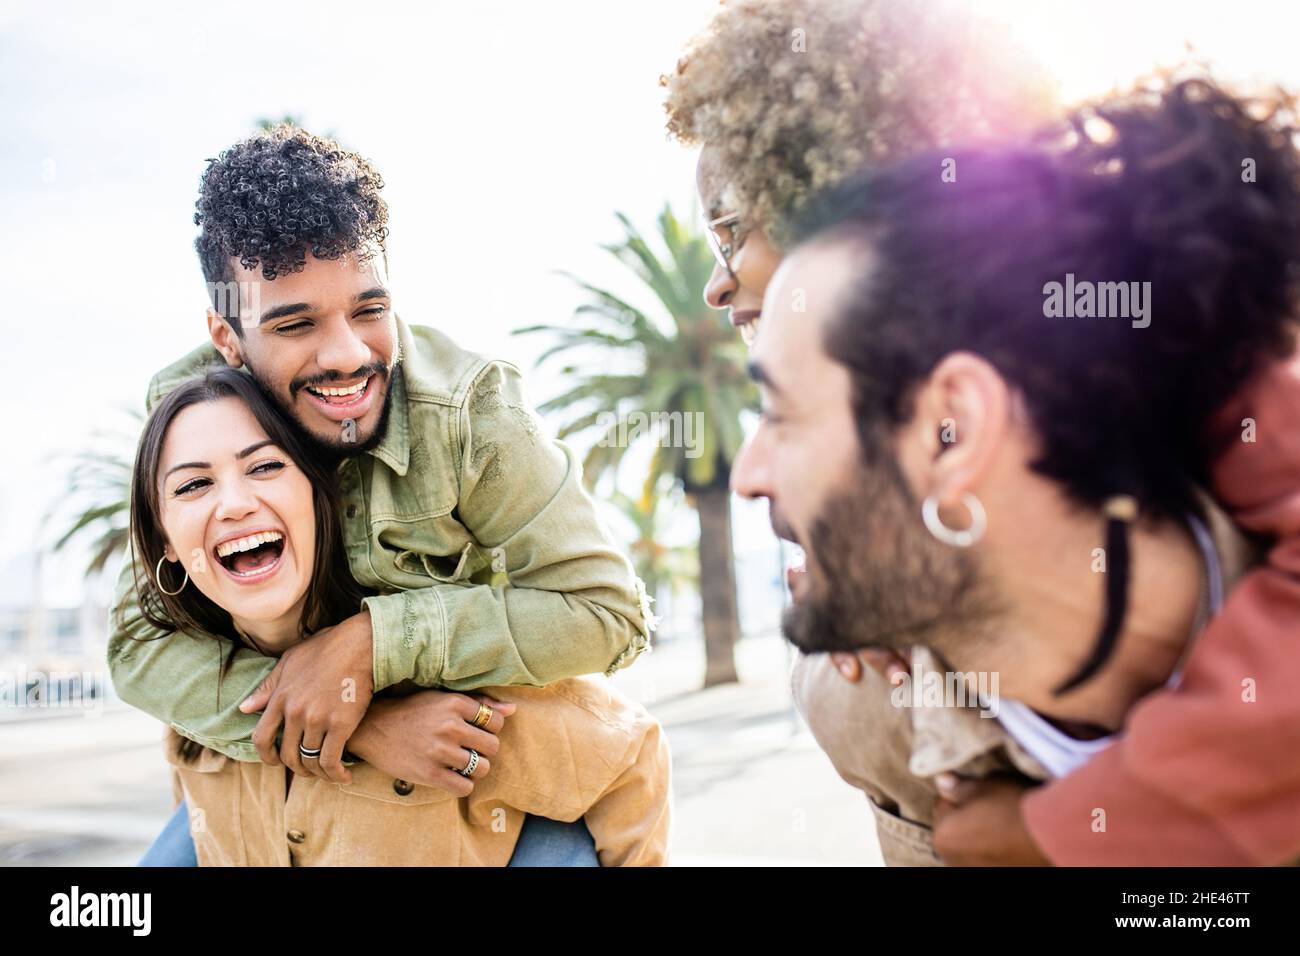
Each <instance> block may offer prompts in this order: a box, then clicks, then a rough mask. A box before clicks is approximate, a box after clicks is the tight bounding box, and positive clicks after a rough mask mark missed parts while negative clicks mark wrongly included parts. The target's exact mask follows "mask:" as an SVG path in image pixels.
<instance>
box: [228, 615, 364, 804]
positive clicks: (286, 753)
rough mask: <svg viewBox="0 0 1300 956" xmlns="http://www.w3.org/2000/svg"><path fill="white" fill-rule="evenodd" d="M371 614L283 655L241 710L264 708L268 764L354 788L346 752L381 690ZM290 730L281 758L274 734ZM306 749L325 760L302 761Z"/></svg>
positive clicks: (261, 739)
mask: <svg viewBox="0 0 1300 956" xmlns="http://www.w3.org/2000/svg"><path fill="white" fill-rule="evenodd" d="M373 655H374V650H373V639H372V636H371V631H370V612H369V611H362V612H361V613H360V614H354V615H353V616H352V617H350V618H348V619H347V620H346V621H343V622H342V623H341V624H339V625H337V626H335V627H327V628H325V630H323V631H318V632H317V633H316V634H315V635H314V636H313V637H311V638H310V639H308V640H305V641H303V642H302V643H300V644H295V645H294V646H293V647H291V648H289V650H287V651H285V652H284V655H283V656H282V657H281V658H280V662H279V663H278V664H276V665H275V669H274V670H273V671H271V673H270V674H268V675H267V677H266V680H264V681H263V682H262V685H261V686H260V687H258V689H257V690H256V691H254V692H253V694H252V696H250V697H249V698H248V699H247V700H245V701H244V702H243V703H242V704H240V705H239V709H240V710H242V711H243V712H244V713H246V714H251V713H253V712H254V711H258V710H262V711H263V713H262V719H261V720H259V721H258V722H257V727H256V728H255V729H254V730H253V743H254V744H255V745H256V746H257V752H258V753H259V754H260V755H261V757H262V760H263V761H264V762H266V763H269V764H272V765H279V764H281V763H283V764H284V765H285V766H287V767H288V768H289V769H290V770H292V771H293V772H294V773H296V774H300V775H302V776H305V777H306V776H310V777H324V778H326V779H329V780H332V781H334V782H335V783H350V782H351V781H352V774H351V773H349V772H348V770H347V768H346V767H344V766H343V761H342V756H343V748H344V746H346V745H347V742H348V738H350V737H351V736H352V733H353V731H355V730H356V729H357V725H358V724H360V723H361V718H363V717H364V716H365V715H366V708H367V707H369V706H370V698H371V696H372V695H373V694H374V691H375V679H374V664H373ZM281 724H283V725H284V735H283V737H282V739H281V743H280V753H279V757H278V758H277V756H276V752H275V734H276V731H277V730H279V729H280V725H281ZM299 744H301V745H302V746H304V747H306V748H307V749H309V750H314V749H317V748H319V749H320V752H321V754H320V757H319V759H314V760H313V759H308V760H303V758H302V757H301V756H300V755H299V753H298V746H299Z"/></svg>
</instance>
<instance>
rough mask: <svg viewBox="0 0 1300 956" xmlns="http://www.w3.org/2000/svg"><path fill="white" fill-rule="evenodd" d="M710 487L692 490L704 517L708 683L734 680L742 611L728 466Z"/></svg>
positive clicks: (702, 580)
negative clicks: (740, 611)
mask: <svg viewBox="0 0 1300 956" xmlns="http://www.w3.org/2000/svg"><path fill="white" fill-rule="evenodd" d="M720 470H721V471H722V472H723V473H722V474H720V475H718V477H717V479H716V480H715V481H713V482H712V483H711V484H710V485H709V486H708V487H706V488H696V489H692V490H693V492H694V496H695V509H696V512H697V513H698V514H699V516H700V603H701V605H702V613H703V618H704V660H705V667H704V686H705V687H712V686H713V685H714V684H727V683H734V682H735V681H736V680H737V679H738V678H737V676H736V653H735V648H736V641H738V640H739V639H740V614H739V612H738V610H737V607H736V571H735V561H734V559H733V558H734V556H733V554H732V550H731V493H730V491H729V489H728V484H729V477H730V476H729V475H728V474H727V473H726V472H727V469H726V468H725V467H724V468H722V469H720Z"/></svg>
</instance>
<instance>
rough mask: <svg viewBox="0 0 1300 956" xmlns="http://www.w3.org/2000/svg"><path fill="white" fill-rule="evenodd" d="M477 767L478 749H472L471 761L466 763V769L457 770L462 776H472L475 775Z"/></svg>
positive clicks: (470, 753)
mask: <svg viewBox="0 0 1300 956" xmlns="http://www.w3.org/2000/svg"><path fill="white" fill-rule="evenodd" d="M477 767H478V751H477V750H471V751H470V752H469V763H467V764H466V765H465V769H464V770H457V771H456V772H457V773H458V774H460V775H461V776H462V777H472V776H474V770H475V769H476V768H477Z"/></svg>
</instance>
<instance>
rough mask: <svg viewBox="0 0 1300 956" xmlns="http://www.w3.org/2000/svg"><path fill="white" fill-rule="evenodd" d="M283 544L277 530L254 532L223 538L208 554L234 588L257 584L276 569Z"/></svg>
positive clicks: (284, 542) (282, 533)
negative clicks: (235, 584) (230, 580)
mask: <svg viewBox="0 0 1300 956" xmlns="http://www.w3.org/2000/svg"><path fill="white" fill-rule="evenodd" d="M287 544H288V541H287V539H286V538H285V535H284V532H283V531H281V530H280V529H279V528H257V529H253V530H250V531H239V532H235V533H233V534H229V535H226V536H225V537H224V538H222V539H221V540H220V541H218V542H217V544H216V545H215V546H214V547H213V548H212V554H213V557H215V558H216V560H217V564H219V565H220V566H221V567H222V569H223V570H225V571H226V573H227V574H228V575H229V576H230V577H231V578H232V579H233V580H234V581H235V582H236V583H237V584H241V585H250V584H261V583H262V582H264V581H266V580H267V579H268V578H270V577H271V576H272V575H274V574H275V572H276V571H278V570H279V569H280V565H281V563H282V561H281V559H282V558H283V556H284V550H285V547H286V545H287Z"/></svg>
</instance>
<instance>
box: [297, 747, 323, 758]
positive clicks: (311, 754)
mask: <svg viewBox="0 0 1300 956" xmlns="http://www.w3.org/2000/svg"><path fill="white" fill-rule="evenodd" d="M321 749H322V748H320V747H317V748H316V749H315V750H309V749H308V748H306V747H304V746H303V745H302V744H299V745H298V756H299V757H301V758H302V759H303V760H319V759H320V752H321Z"/></svg>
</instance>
